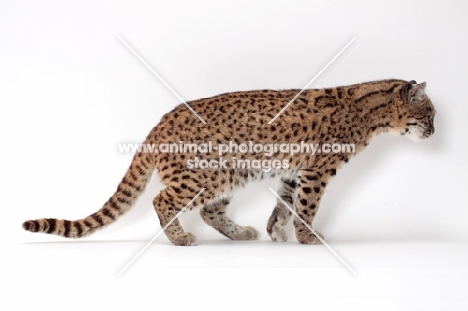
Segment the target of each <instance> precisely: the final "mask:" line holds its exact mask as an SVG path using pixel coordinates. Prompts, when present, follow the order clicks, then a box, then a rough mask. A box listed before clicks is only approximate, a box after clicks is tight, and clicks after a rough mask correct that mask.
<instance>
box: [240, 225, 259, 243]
mask: <svg viewBox="0 0 468 311" xmlns="http://www.w3.org/2000/svg"><path fill="white" fill-rule="evenodd" d="M257 239H258V232H257V230H256V229H255V228H253V227H250V226H247V227H244V229H243V230H242V231H241V232H240V233H239V235H238V236H236V240H257Z"/></svg>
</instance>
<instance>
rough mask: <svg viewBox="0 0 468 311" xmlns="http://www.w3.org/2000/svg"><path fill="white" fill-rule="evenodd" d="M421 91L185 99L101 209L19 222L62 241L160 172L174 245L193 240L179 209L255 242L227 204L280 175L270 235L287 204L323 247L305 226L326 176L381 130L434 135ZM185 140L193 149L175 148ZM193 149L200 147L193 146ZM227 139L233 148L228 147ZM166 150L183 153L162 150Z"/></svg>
mask: <svg viewBox="0 0 468 311" xmlns="http://www.w3.org/2000/svg"><path fill="white" fill-rule="evenodd" d="M425 88H426V83H425V82H423V83H420V84H417V83H416V82H415V81H409V82H407V81H403V80H396V79H392V80H382V81H373V82H367V83H361V84H355V85H350V86H342V87H336V88H324V89H310V90H305V91H303V92H302V93H301V94H300V95H299V96H298V97H297V98H296V99H295V100H294V101H293V102H292V103H291V105H290V106H288V107H287V109H285V110H284V112H282V113H281V114H279V115H278V113H279V112H280V111H281V110H282V108H284V107H285V106H286V104H287V103H288V102H289V101H290V100H291V99H292V98H293V97H294V96H295V95H297V94H298V92H299V90H282V91H277V90H258V91H246V92H232V93H226V94H221V95H218V96H214V97H211V98H204V99H199V100H194V101H191V102H188V105H190V107H191V108H192V109H193V110H194V111H195V112H196V113H197V114H198V116H197V115H195V114H193V113H192V111H190V110H189V109H187V107H185V106H184V105H183V104H181V105H179V106H177V107H176V108H175V109H174V110H172V111H171V112H169V113H167V114H166V115H164V116H163V117H162V120H161V121H160V122H159V124H158V125H156V126H155V127H154V128H153V129H152V130H151V132H150V133H149V135H148V136H147V138H146V140H145V141H144V144H143V145H144V146H153V147H155V146H156V147H155V148H156V149H155V150H151V151H150V150H149V149H147V148H144V149H141V150H140V151H138V152H136V154H135V156H134V158H133V160H132V163H131V165H130V168H129V169H128V171H127V172H126V174H125V176H124V178H123V180H122V181H121V182H120V184H119V185H118V188H117V190H116V192H115V193H114V195H113V196H112V197H110V198H109V200H108V201H107V202H106V203H105V204H104V206H103V207H102V208H101V209H100V210H99V211H97V212H95V213H93V214H91V215H89V216H87V217H85V218H83V219H80V220H74V221H70V220H61V219H53V218H48V219H37V220H28V221H26V222H24V223H23V228H24V229H25V230H27V231H31V232H44V233H49V234H56V235H59V236H64V237H68V238H80V237H83V236H87V235H89V234H90V233H92V232H94V231H95V230H96V229H99V228H102V227H104V226H106V225H108V224H110V223H112V222H114V221H115V220H116V219H117V218H118V217H120V216H121V215H122V214H124V213H125V212H126V211H127V210H128V209H129V208H130V207H131V206H132V204H133V203H134V201H135V199H136V198H137V197H138V196H139V195H140V194H141V193H142V192H143V190H144V189H145V185H146V184H147V182H148V180H149V179H150V177H151V175H152V173H153V171H154V170H157V171H158V174H159V176H160V178H161V181H162V182H163V183H164V184H165V185H166V188H165V189H163V190H162V191H161V192H160V193H159V195H157V196H156V197H155V198H154V201H153V204H154V208H155V210H156V213H157V214H158V216H159V220H160V225H161V226H162V227H164V228H165V231H164V232H165V234H166V236H167V237H168V239H169V240H170V241H171V242H172V243H174V244H176V245H195V244H196V243H197V238H196V236H195V235H193V234H191V233H189V232H185V231H184V230H183V228H182V227H181V225H180V223H179V221H178V219H177V217H176V216H177V215H178V213H179V212H180V211H181V210H182V209H184V207H187V209H189V210H191V209H195V208H201V211H200V214H201V216H202V218H203V220H204V221H205V222H206V223H207V224H208V225H210V226H212V227H213V228H215V229H216V230H218V231H219V232H220V233H221V234H223V235H225V236H227V237H229V238H231V239H233V240H254V239H257V238H258V233H257V231H256V230H255V229H254V228H252V227H248V226H247V227H243V226H240V225H238V224H236V223H234V222H233V221H232V220H231V219H229V218H228V217H227V216H226V208H227V206H228V204H229V201H230V199H231V197H232V195H233V192H234V190H235V189H236V188H239V187H242V186H243V185H245V184H246V183H247V182H249V181H252V180H258V179H262V178H265V177H275V176H279V177H281V178H280V186H279V190H278V194H279V196H280V198H281V199H278V201H277V204H276V207H275V208H274V210H273V213H272V215H271V217H270V218H269V220H268V224H267V232H268V234H269V235H270V237H271V239H272V240H274V241H286V240H287V239H288V236H287V233H286V231H285V226H286V224H287V223H288V221H289V220H290V218H291V216H292V212H291V210H290V209H289V208H288V207H287V206H285V203H286V204H287V205H288V206H289V207H292V208H293V209H294V210H295V212H296V213H297V215H298V216H299V217H300V218H302V220H303V221H304V222H305V224H304V223H303V222H302V221H300V219H297V218H295V220H294V227H295V234H296V238H297V240H298V241H299V242H300V243H303V244H319V243H320V242H321V239H320V238H319V237H317V236H316V234H317V235H320V237H323V236H322V235H321V234H320V233H317V232H315V234H314V232H312V231H311V230H309V229H308V226H311V225H312V221H313V219H314V217H315V216H316V213H317V211H318V208H319V204H320V200H321V197H322V195H323V193H324V191H325V188H326V186H327V183H328V182H329V181H330V179H331V178H332V177H333V176H334V175H335V174H336V171H337V170H338V169H339V168H340V167H341V166H342V165H343V164H344V163H346V162H348V160H349V159H350V158H351V157H352V156H354V155H355V154H356V153H358V152H360V151H362V150H363V149H364V148H365V147H366V146H367V145H368V144H369V142H370V141H371V139H372V138H373V137H375V136H376V135H378V134H380V133H384V132H390V133H394V134H398V135H403V136H407V137H408V138H410V139H413V140H424V139H426V138H428V137H430V136H431V135H432V134H433V133H434V123H433V121H434V115H435V109H434V107H433V105H432V103H431V101H430V99H429V98H428V97H427V95H426V94H425ZM199 117H202V118H203V119H204V120H207V124H206V125H204V124H203V123H202V122H201V121H200V119H199ZM273 119H274V121H272V120H273ZM253 143H255V146H257V145H258V146H257V147H256V148H257V149H260V148H261V147H263V152H255V151H254V150H250V149H252V144H253ZM310 143H316V144H310ZM187 145H188V146H189V147H190V148H191V150H189V151H188V152H180V150H182V149H183V146H187ZM306 145H308V146H309V147H310V146H312V147H313V146H315V147H316V149H317V150H316V151H318V152H315V153H313V152H311V151H310V150H305V149H306V148H305V147H306ZM195 146H203V147H204V150H202V151H201V152H200V150H199V149H198V150H195V149H194V147H195ZM226 146H228V147H229V146H230V147H232V148H231V149H229V150H227V149H226ZM255 146H254V147H255ZM267 146H268V150H267ZM284 146H286V147H288V146H290V147H291V149H287V148H286V149H285V148H284ZM292 146H294V147H295V150H296V151H297V146H302V149H304V150H301V151H302V152H296V153H295V152H291V151H292ZM326 146H328V147H327V148H328V151H329V152H326V151H327V150H326V149H325V148H324V147H326ZM335 146H338V147H339V146H352V147H353V148H352V150H351V151H352V152H332V151H333V150H331V149H333V148H335ZM161 147H164V148H166V149H164V148H161ZM168 147H172V148H176V147H180V148H178V149H180V150H178V152H175V151H177V150H172V151H173V152H168V150H167V148H168ZM208 147H210V148H209V150H205V149H207V148H208ZM241 147H242V148H243V149H242V150H241V149H240V148H241ZM282 147H283V150H281V148H282ZM246 148H247V150H245V149H246ZM176 149H177V148H176ZM335 149H336V148H335ZM338 149H339V148H338ZM265 150H267V151H268V152H265ZM285 150H286V151H285ZM169 151H170V150H169ZM239 163H240V164H239ZM195 197H196V198H195ZM193 198H195V199H194V200H192V199H193ZM191 201H193V202H191ZM188 203H191V204H188ZM306 224H308V226H307V225H306Z"/></svg>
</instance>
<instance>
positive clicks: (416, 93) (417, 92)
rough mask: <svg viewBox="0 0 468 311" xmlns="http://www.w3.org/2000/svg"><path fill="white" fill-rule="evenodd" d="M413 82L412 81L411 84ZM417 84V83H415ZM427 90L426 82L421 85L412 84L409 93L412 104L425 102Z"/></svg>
mask: <svg viewBox="0 0 468 311" xmlns="http://www.w3.org/2000/svg"><path fill="white" fill-rule="evenodd" d="M411 82H413V81H410V83H411ZM415 83H416V82H415ZM425 89H426V82H423V83H419V84H412V83H411V85H410V89H409V92H408V100H409V102H410V104H417V103H420V102H422V101H423V100H424V96H425V93H424V90H425Z"/></svg>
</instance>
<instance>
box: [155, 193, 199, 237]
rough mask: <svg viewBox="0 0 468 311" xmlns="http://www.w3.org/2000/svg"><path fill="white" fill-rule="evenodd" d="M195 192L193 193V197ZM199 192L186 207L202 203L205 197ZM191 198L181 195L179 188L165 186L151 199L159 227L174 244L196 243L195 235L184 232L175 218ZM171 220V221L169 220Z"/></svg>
mask: <svg viewBox="0 0 468 311" xmlns="http://www.w3.org/2000/svg"><path fill="white" fill-rule="evenodd" d="M195 195H196V193H195V194H194V195H193V197H195ZM203 195H204V193H201V194H200V195H199V196H198V197H197V198H196V200H195V201H194V202H192V203H191V204H190V205H189V206H188V207H187V209H189V210H191V209H193V208H195V207H197V206H200V205H201V204H203V203H202V202H204V200H205V198H204V197H203ZM191 200H192V198H190V197H187V196H185V195H184V196H183V195H182V193H181V191H180V190H177V189H175V188H172V187H170V188H166V189H164V190H162V191H161V192H160V193H159V195H157V196H156V197H155V198H154V200H153V205H154V209H155V210H156V213H157V214H158V217H159V222H160V224H161V227H163V228H164V227H166V226H167V228H166V229H165V230H164V233H165V234H166V236H167V238H168V239H169V240H170V241H171V242H172V243H174V244H175V245H182V246H189V245H196V244H197V237H196V236H195V235H193V234H191V233H189V232H185V231H184V229H183V228H182V226H181V225H180V222H179V220H178V219H177V214H178V213H179V212H180V211H181V210H182V209H183V208H184V207H185V206H187V205H188V203H190V201H191ZM171 221H172V222H171Z"/></svg>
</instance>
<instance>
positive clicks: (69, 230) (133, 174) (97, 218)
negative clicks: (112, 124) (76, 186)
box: [23, 153, 154, 238]
mask: <svg viewBox="0 0 468 311" xmlns="http://www.w3.org/2000/svg"><path fill="white" fill-rule="evenodd" d="M153 170H154V166H153V164H152V161H151V158H150V157H149V156H148V154H144V153H137V154H136V155H135V156H134V158H133V161H132V164H131V165H130V168H129V169H128V170H127V173H126V174H125V176H124V178H123V179H122V181H121V182H120V184H119V186H118V187H117V191H116V192H115V193H114V195H113V196H112V197H110V198H109V200H107V202H106V203H105V204H104V206H103V207H102V208H101V209H100V210H98V211H97V212H95V213H93V214H91V215H89V216H87V217H85V218H83V219H79V220H65V219H55V218H42V219H36V220H28V221H25V222H24V223H23V228H24V230H27V231H31V232H42V233H48V234H55V235H59V236H63V237H67V238H81V237H84V236H86V235H89V234H91V233H93V232H94V231H95V230H97V229H100V228H102V227H105V226H107V225H109V224H111V223H112V222H114V221H115V220H116V219H117V218H119V217H120V216H121V215H123V214H124V213H125V212H127V211H128V210H129V208H130V207H131V206H132V204H133V202H134V201H135V200H136V199H137V198H138V196H139V195H140V194H141V193H142V192H143V190H144V189H145V186H146V184H147V182H148V180H149V178H150V176H151V174H152V172H153Z"/></svg>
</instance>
